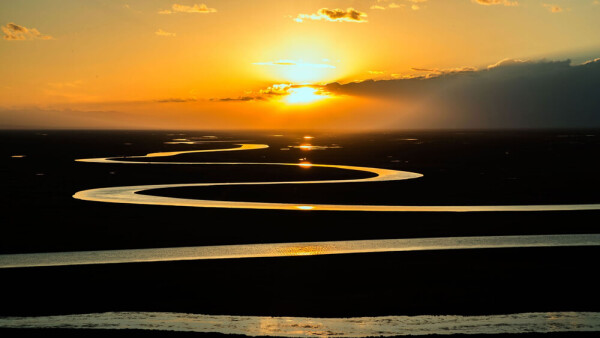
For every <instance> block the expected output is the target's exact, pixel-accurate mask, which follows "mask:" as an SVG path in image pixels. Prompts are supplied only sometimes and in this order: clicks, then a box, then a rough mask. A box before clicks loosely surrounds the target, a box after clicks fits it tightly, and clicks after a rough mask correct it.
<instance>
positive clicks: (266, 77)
mask: <svg viewBox="0 0 600 338" xmlns="http://www.w3.org/2000/svg"><path fill="white" fill-rule="evenodd" d="M0 26H1V31H0V35H1V36H2V39H1V40H0V80H1V83H0V89H1V90H0V129H21V128H25V129H29V128H32V129H52V128H67V129H69V128H78V129H79V128H84V129H112V128H117V129H204V130H207V129H294V128H298V129H427V128H435V129H440V128H459V129H460V128H536V127H537V128H556V127H582V126H583V127H590V126H599V127H600V99H599V97H600V95H598V94H596V92H598V91H599V88H600V59H599V58H600V0H548V1H545V0H515V1H511V0H308V1H300V0H244V1H242V0H238V1H232V0H203V1H195V0H172V1H166V0H86V1H79V0H60V1H54V0H20V1H2V2H0ZM596 115H599V116H596Z"/></svg>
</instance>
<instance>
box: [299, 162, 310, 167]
mask: <svg viewBox="0 0 600 338" xmlns="http://www.w3.org/2000/svg"><path fill="white" fill-rule="evenodd" d="M299 166H300V167H301V168H310V167H312V163H310V162H305V161H304V162H300V164H299Z"/></svg>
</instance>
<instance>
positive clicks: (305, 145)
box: [298, 144, 313, 150]
mask: <svg viewBox="0 0 600 338" xmlns="http://www.w3.org/2000/svg"><path fill="white" fill-rule="evenodd" d="M298 148H300V149H302V150H312V149H313V146H312V145H310V144H303V145H301V146H299V147H298Z"/></svg>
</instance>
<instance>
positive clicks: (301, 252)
mask: <svg viewBox="0 0 600 338" xmlns="http://www.w3.org/2000/svg"><path fill="white" fill-rule="evenodd" d="M329 251H330V249H329V248H328V247H327V246H321V245H303V246H298V247H291V248H286V249H285V254H286V255H287V256H312V255H322V254H324V253H327V252H329Z"/></svg>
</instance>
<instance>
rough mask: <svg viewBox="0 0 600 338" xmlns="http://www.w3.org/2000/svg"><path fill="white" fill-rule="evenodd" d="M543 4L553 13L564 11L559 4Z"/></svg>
mask: <svg viewBox="0 0 600 338" xmlns="http://www.w3.org/2000/svg"><path fill="white" fill-rule="evenodd" d="M542 6H544V7H545V8H546V9H547V10H548V11H550V12H551V13H560V12H562V11H563V9H562V7H560V6H559V5H552V4H542Z"/></svg>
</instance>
